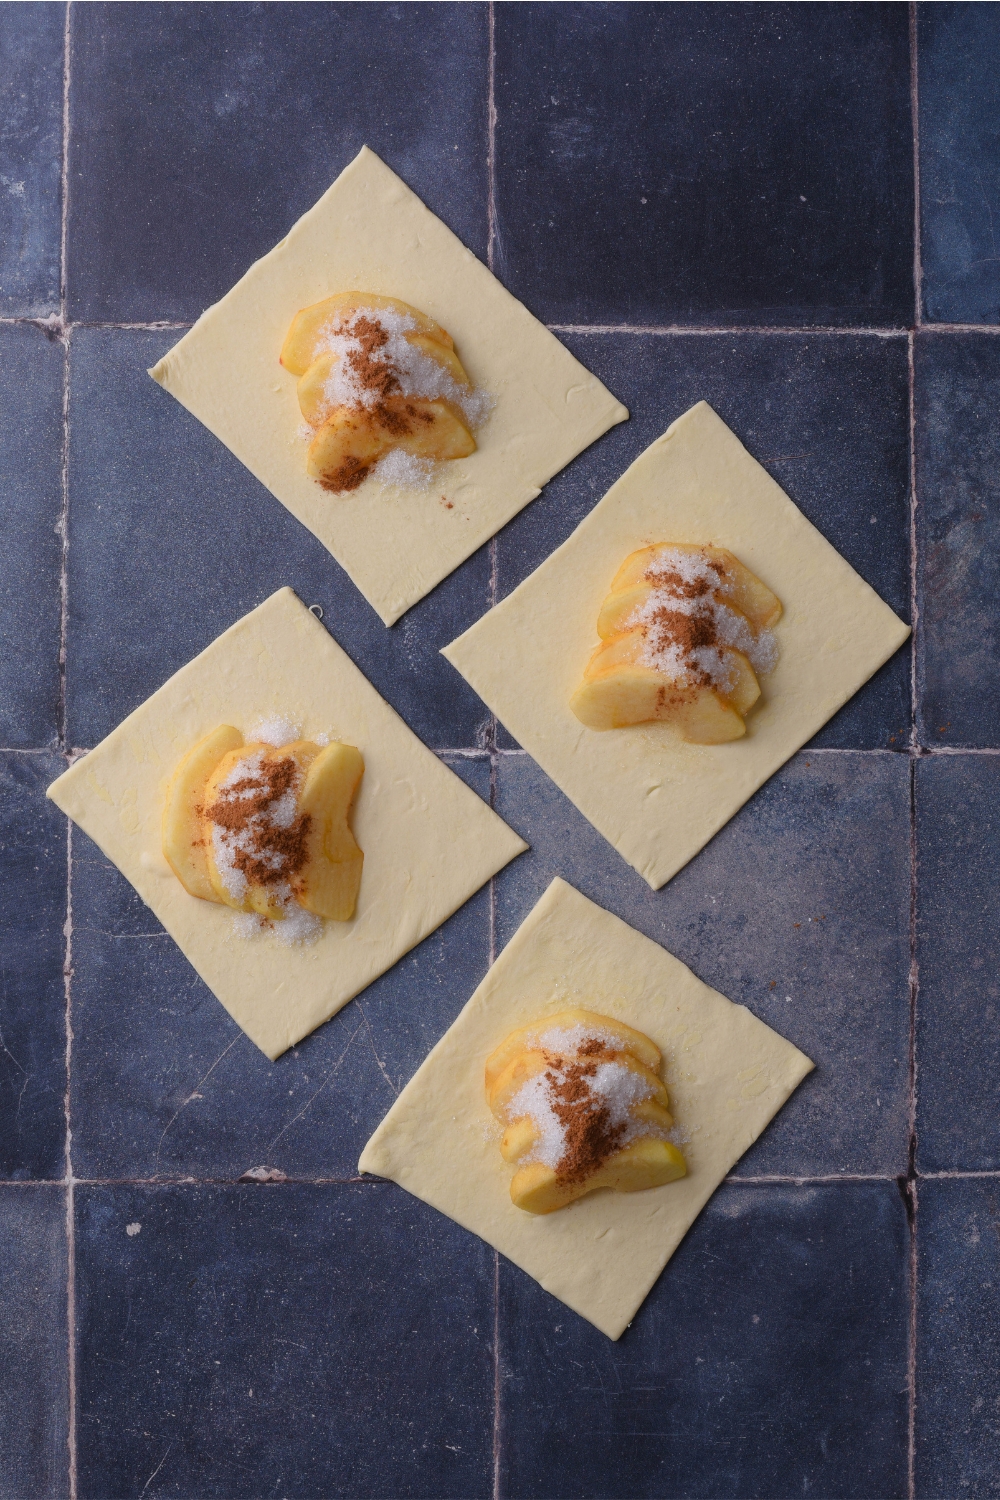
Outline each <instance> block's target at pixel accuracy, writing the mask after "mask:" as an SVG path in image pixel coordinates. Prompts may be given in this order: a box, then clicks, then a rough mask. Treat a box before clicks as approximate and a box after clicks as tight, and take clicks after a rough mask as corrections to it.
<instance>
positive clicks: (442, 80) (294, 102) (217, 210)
mask: <svg viewBox="0 0 1000 1500" xmlns="http://www.w3.org/2000/svg"><path fill="white" fill-rule="evenodd" d="M72 29H73V54H72V58H73V62H72V66H73V92H72V124H71V131H72V134H71V150H70V183H71V188H70V200H69V202H70V221H69V299H70V307H71V310H72V314H73V316H74V317H75V318H79V319H85V320H86V319H90V320H93V319H113V320H115V321H141V322H149V321H150V320H153V319H160V318H174V319H188V320H190V319H193V318H196V317H197V316H198V314H199V313H200V312H201V311H202V309H203V308H204V307H205V306H206V305H207V304H208V303H210V302H215V301H216V300H217V299H218V298H219V297H220V296H222V294H223V293H224V292H226V291H228V290H229V288H230V287H231V286H232V285H233V283H234V282H235V281H237V280H238V278H239V277H240V276H242V274H243V272H244V271H245V270H246V269H247V267H248V266H249V265H250V264H251V262H252V261H254V260H257V259H258V257H259V256H261V255H263V254H264V253H265V252H266V251H268V250H270V249H271V248H272V247H273V246H274V245H275V244H276V243H277V242H278V240H280V239H281V237H282V235H284V234H285V233H286V232H287V231H288V229H290V228H291V226H292V224H293V223H294V221H295V220H296V219H297V218H298V217H299V216H300V215H301V214H302V213H304V212H305V210H306V209H307V208H311V207H312V205H313V203H314V202H315V201H316V199H317V198H319V197H320V196H321V194H322V193H324V192H325V191H326V189H327V188H328V187H329V186H330V184H331V182H332V181H333V180H334V178H335V177H336V176H337V175H338V173H339V172H340V171H341V170H342V169H343V168H344V167H345V166H346V165H347V164H348V162H349V161H351V160H352V158H353V157H354V156H355V155H356V154H357V152H358V151H359V150H360V149H361V147H362V146H363V145H368V146H370V147H371V148H372V149H373V150H374V151H377V152H378V153H379V155H380V156H382V157H383V159H384V160H386V161H387V162H388V164H389V166H391V167H392V168H393V170H394V171H396V172H398V173H399V174H400V176H401V177H403V178H404V180H405V181H406V182H407V183H409V185H410V187H412V188H413V190H414V191H415V192H416V193H419V195H420V196H421V198H423V200H424V202H425V203H427V205H428V207H430V208H431V209H432V210H433V211H434V212H435V213H436V214H438V215H440V217H441V218H442V219H444V221H445V223H447V224H448V225H449V226H450V228H452V229H453V230H454V231H455V233H456V234H457V235H458V236H459V237H460V238H461V239H462V240H463V241H464V242H465V243H466V244H467V245H468V246H469V248H470V249H471V250H473V251H474V252H475V253H476V254H477V255H479V256H481V257H485V253H486V238H487V208H486V204H487V186H486V132H487V98H488V95H487V67H488V48H489V40H488V30H487V7H486V6H485V5H482V4H472V5H428V6H423V5H421V6H411V5H383V4H376V5H281V6H272V5H234V4H229V5H224V6H218V5H160V4H154V5H105V4H94V5H85V6H78V7H76V9H75V10H74V11H73V22H72Z"/></svg>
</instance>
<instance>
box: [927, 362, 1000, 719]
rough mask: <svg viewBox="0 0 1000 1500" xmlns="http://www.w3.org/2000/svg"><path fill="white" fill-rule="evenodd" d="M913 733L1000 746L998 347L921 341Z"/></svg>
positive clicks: (999, 403)
mask: <svg viewBox="0 0 1000 1500" xmlns="http://www.w3.org/2000/svg"><path fill="white" fill-rule="evenodd" d="M916 410H917V429H916V432H917V453H916V458H917V497H918V504H917V547H918V573H917V589H918V599H919V607H920V616H919V619H920V628H919V631H918V637H919V638H918V641H917V692H918V700H917V702H918V719H917V723H918V729H919V733H920V739H921V743H923V744H925V745H970V746H996V745H1000V623H998V619H997V607H996V601H997V596H998V593H1000V473H998V470H997V462H996V455H997V451H998V448H1000V339H998V338H997V337H996V336H995V335H993V334H946V333H935V334H928V335H926V336H925V337H922V338H919V339H918V340H917V349H916Z"/></svg>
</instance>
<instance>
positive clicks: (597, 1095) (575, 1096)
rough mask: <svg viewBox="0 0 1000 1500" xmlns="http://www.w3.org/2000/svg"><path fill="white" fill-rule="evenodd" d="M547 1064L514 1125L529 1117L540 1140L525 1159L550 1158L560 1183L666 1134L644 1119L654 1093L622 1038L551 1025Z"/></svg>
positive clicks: (523, 1095) (544, 1046) (515, 1105)
mask: <svg viewBox="0 0 1000 1500" xmlns="http://www.w3.org/2000/svg"><path fill="white" fill-rule="evenodd" d="M537 1046H538V1048H539V1049H540V1050H541V1051H542V1052H543V1053H544V1055H545V1061H546V1067H545V1069H544V1071H543V1072H540V1073H536V1074H535V1076H534V1077H533V1078H530V1079H529V1080H528V1081H527V1082H526V1083H524V1084H522V1086H521V1087H520V1088H519V1089H518V1091H517V1092H516V1094H515V1095H514V1096H513V1098H512V1099H511V1100H510V1101H509V1103H508V1105H507V1108H506V1111H505V1113H506V1117H507V1120H508V1122H510V1121H514V1120H517V1119H521V1118H523V1117H524V1116H528V1117H529V1118H530V1119H531V1121H532V1123H533V1124H534V1126H535V1129H536V1132H537V1134H538V1139H537V1140H536V1142H535V1145H534V1146H533V1148H532V1150H531V1151H530V1152H529V1154H528V1155H527V1156H526V1157H525V1158H524V1161H525V1162H533V1161H537V1162H543V1163H544V1164H545V1165H546V1166H548V1167H551V1168H552V1169H553V1171H554V1172H555V1174H556V1176H557V1178H558V1179H559V1180H560V1181H561V1182H565V1183H576V1182H582V1181H584V1180H585V1179H586V1178H588V1177H591V1176H592V1175H593V1174H594V1173H595V1172H596V1171H598V1169H599V1168H600V1167H602V1166H603V1165H604V1163H605V1162H606V1161H607V1160H608V1158H609V1157H611V1156H613V1155H614V1154H615V1152H617V1151H621V1150H622V1149H623V1148H624V1147H625V1146H627V1145H629V1143H630V1142H631V1141H634V1140H637V1139H638V1138H640V1137H645V1138H653V1139H657V1140H662V1139H666V1138H667V1132H666V1131H664V1130H663V1129H661V1128H660V1127H659V1126H656V1125H653V1124H651V1123H650V1122H648V1121H644V1120H638V1119H636V1118H635V1115H634V1114H633V1109H634V1106H635V1105H637V1104H641V1103H642V1102H643V1100H645V1099H649V1098H651V1097H652V1095H653V1092H654V1090H653V1087H652V1085H651V1084H650V1082H649V1080H648V1079H647V1078H644V1077H643V1076H642V1075H641V1074H640V1073H637V1072H636V1071H635V1070H634V1069H632V1068H630V1067H629V1066H628V1065H627V1063H625V1062H624V1061H623V1060H622V1059H623V1055H624V1054H623V1048H622V1045H621V1042H620V1040H618V1039H617V1038H616V1037H614V1036H612V1035H611V1034H610V1033H608V1032H601V1031H599V1030H596V1029H594V1028H592V1027H587V1026H582V1025H581V1026H573V1027H552V1028H550V1029H549V1030H547V1031H545V1032H543V1033H542V1034H541V1035H540V1036H539V1037H538V1040H537Z"/></svg>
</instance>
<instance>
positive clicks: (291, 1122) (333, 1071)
mask: <svg viewBox="0 0 1000 1500" xmlns="http://www.w3.org/2000/svg"><path fill="white" fill-rule="evenodd" d="M364 1024H365V1023H364V1022H363V1021H362V1026H363V1025H364ZM360 1030H361V1026H359V1027H357V1029H356V1030H355V1031H352V1032H351V1035H350V1037H349V1038H348V1041H347V1046H346V1047H345V1048H344V1050H343V1052H342V1053H341V1054H340V1056H339V1057H338V1058H337V1061H336V1062H335V1063H334V1065H333V1067H332V1068H331V1069H330V1071H329V1073H327V1075H326V1077H325V1078H324V1079H323V1082H322V1083H321V1084H320V1086H319V1088H318V1089H317V1090H316V1092H315V1094H313V1095H312V1096H311V1097H310V1098H309V1099H307V1100H306V1102H305V1104H303V1106H302V1108H301V1109H300V1110H299V1112H298V1114H297V1115H293V1116H292V1118H291V1119H290V1120H288V1121H286V1123H285V1124H284V1125H282V1127H281V1129H280V1130H279V1131H278V1134H277V1135H276V1136H275V1137H274V1140H273V1141H271V1142H269V1144H268V1145H267V1146H266V1147H265V1148H264V1149H265V1150H266V1152H267V1153H268V1155H270V1153H271V1151H272V1150H273V1148H274V1144H275V1142H276V1141H280V1140H281V1137H282V1136H283V1135H284V1133H285V1131H286V1130H291V1128H292V1126H293V1125H294V1124H295V1123H296V1121H298V1120H301V1118H302V1116H303V1115H304V1114H305V1113H306V1111H307V1110H308V1109H310V1108H311V1107H312V1105H313V1103H314V1102H315V1100H317V1099H318V1098H319V1096H320V1094H321V1093H322V1092H323V1090H324V1089H325V1088H326V1086H327V1084H328V1083H329V1082H330V1080H331V1079H332V1078H335V1077H336V1075H337V1073H338V1072H339V1070H340V1065H341V1063H342V1062H343V1061H344V1058H345V1057H346V1056H347V1054H348V1052H350V1050H351V1043H352V1042H353V1041H354V1038H355V1037H356V1036H357V1034H358V1032H359V1031H360Z"/></svg>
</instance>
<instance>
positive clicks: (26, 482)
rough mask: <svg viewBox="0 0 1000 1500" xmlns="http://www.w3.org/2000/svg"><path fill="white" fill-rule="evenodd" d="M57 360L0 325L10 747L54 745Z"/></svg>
mask: <svg viewBox="0 0 1000 1500" xmlns="http://www.w3.org/2000/svg"><path fill="white" fill-rule="evenodd" d="M23 8H24V9H25V10H27V9H29V8H30V7H28V6H25V7H23ZM2 37H3V30H2V28H0V58H2V49H3V42H2ZM0 181H2V179H0ZM0 202H2V194H0ZM63 358H64V356H63V350H62V347H61V346H60V345H59V344H58V343H56V342H53V341H51V340H50V339H48V338H46V336H45V334H44V333H42V331H41V330H40V329H38V328H34V327H32V326H31V325H30V324H27V325H25V324H21V325H17V324H15V325H11V324H8V325H7V326H6V327H0V406H2V409H3V413H4V421H3V427H2V430H0V516H2V519H3V531H4V537H5V541H6V545H5V546H4V548H3V551H2V555H0V637H2V638H3V639H4V640H5V641H6V642H7V648H6V649H5V650H4V651H3V652H0V745H3V746H4V747H13V748H16V749H28V748H32V749H34V748H37V747H40V746H42V745H51V744H54V743H55V741H56V740H57V738H58V734H59V727H60V726H59V631H60V598H59V573H60V565H61V558H62V543H61V540H60V537H59V535H58V526H59V519H60V512H61V509H62V400H63V396H62V392H63Z"/></svg>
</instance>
